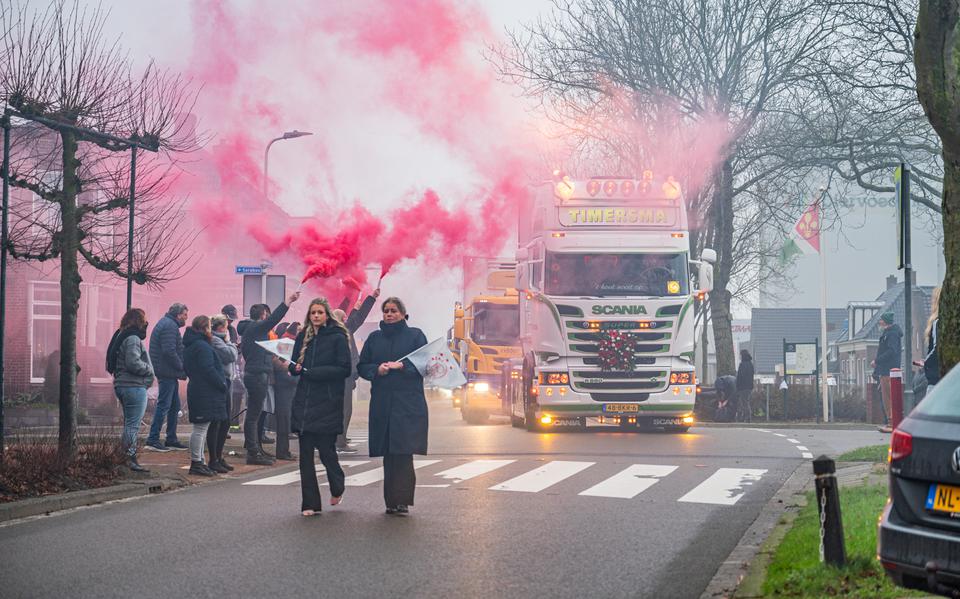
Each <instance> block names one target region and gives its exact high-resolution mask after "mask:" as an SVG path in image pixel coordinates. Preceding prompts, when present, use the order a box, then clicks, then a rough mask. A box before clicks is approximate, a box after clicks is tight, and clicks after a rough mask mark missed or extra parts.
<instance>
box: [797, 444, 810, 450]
mask: <svg viewBox="0 0 960 599" xmlns="http://www.w3.org/2000/svg"><path fill="white" fill-rule="evenodd" d="M797 449H799V450H800V451H810V450H809V449H807V448H806V447H804V446H803V445H797Z"/></svg>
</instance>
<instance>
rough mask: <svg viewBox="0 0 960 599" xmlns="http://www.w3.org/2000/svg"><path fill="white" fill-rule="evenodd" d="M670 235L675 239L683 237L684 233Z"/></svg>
mask: <svg viewBox="0 0 960 599" xmlns="http://www.w3.org/2000/svg"><path fill="white" fill-rule="evenodd" d="M670 237H673V238H674V239H683V233H671V234H670Z"/></svg>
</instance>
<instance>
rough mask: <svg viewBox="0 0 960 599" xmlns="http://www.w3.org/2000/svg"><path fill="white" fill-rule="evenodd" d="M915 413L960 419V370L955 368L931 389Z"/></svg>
mask: <svg viewBox="0 0 960 599" xmlns="http://www.w3.org/2000/svg"><path fill="white" fill-rule="evenodd" d="M915 411H916V412H917V413H918V414H921V415H923V416H930V417H939V418H942V417H947V418H957V419H960V368H953V369H952V370H951V371H950V372H949V373H948V374H947V376H945V377H943V378H942V379H940V382H939V383H937V384H936V385H935V386H934V387H932V388H930V390H929V391H927V396H926V397H924V398H923V401H921V402H920V405H918V406H917V407H916V410H915Z"/></svg>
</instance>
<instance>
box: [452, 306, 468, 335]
mask: <svg viewBox="0 0 960 599" xmlns="http://www.w3.org/2000/svg"><path fill="white" fill-rule="evenodd" d="M465 334H466V331H465V330H464V323H463V308H456V309H455V310H454V311H453V338H454V339H457V340H461V339H463V338H464V336H465Z"/></svg>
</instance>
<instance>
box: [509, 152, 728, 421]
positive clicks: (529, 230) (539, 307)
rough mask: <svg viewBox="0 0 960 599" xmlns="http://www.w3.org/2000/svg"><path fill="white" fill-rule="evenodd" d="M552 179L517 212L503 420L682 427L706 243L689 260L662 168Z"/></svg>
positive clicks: (707, 285) (688, 411) (682, 212)
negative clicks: (515, 339) (513, 344)
mask: <svg viewBox="0 0 960 599" xmlns="http://www.w3.org/2000/svg"><path fill="white" fill-rule="evenodd" d="M555 179H556V180H555V181H554V182H553V183H550V184H544V185H542V186H540V187H538V188H537V190H536V194H535V196H534V198H533V199H532V201H531V203H530V205H529V206H526V207H524V208H523V209H521V214H520V228H519V248H518V250H517V262H518V264H517V290H518V292H519V301H520V347H521V350H522V358H520V359H517V360H514V361H513V363H512V364H508V365H507V366H506V370H505V371H504V373H503V375H502V376H503V379H504V380H505V381H508V383H507V390H506V391H505V393H506V394H507V395H508V399H509V403H510V412H511V414H510V415H511V422H512V423H513V424H514V426H525V427H526V428H527V429H528V430H545V429H548V428H551V427H553V426H560V425H575V426H581V427H582V426H586V424H587V422H588V421H595V422H598V423H604V424H611V423H615V424H619V425H620V426H621V427H623V428H634V427H639V426H654V427H662V428H666V429H668V430H671V431H676V432H685V431H686V430H687V429H688V428H689V427H690V425H691V424H693V408H694V401H695V399H696V374H695V369H694V343H695V334H694V320H695V318H694V308H693V305H694V299H695V298H696V297H697V296H698V295H700V296H701V297H703V296H704V294H706V293H707V292H709V291H710V289H711V288H712V284H713V266H712V263H713V262H714V261H715V260H716V253H715V252H714V251H713V250H711V249H704V250H703V252H702V255H701V256H700V259H699V260H691V257H690V235H689V231H688V227H687V212H686V207H685V205H684V201H683V195H682V193H681V190H680V186H679V184H678V183H677V182H676V181H674V180H673V178H664V179H658V178H656V177H654V175H653V173H651V172H649V171H647V172H644V173H643V176H642V177H641V178H640V179H632V178H606V177H597V178H593V179H589V180H577V181H574V180H572V179H570V178H569V177H565V176H562V175H560V174H556V177H555ZM691 265H694V266H696V267H697V268H698V276H697V281H698V282H699V285H700V288H699V289H696V290H695V289H693V280H692V277H691ZM511 383H512V384H511Z"/></svg>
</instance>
